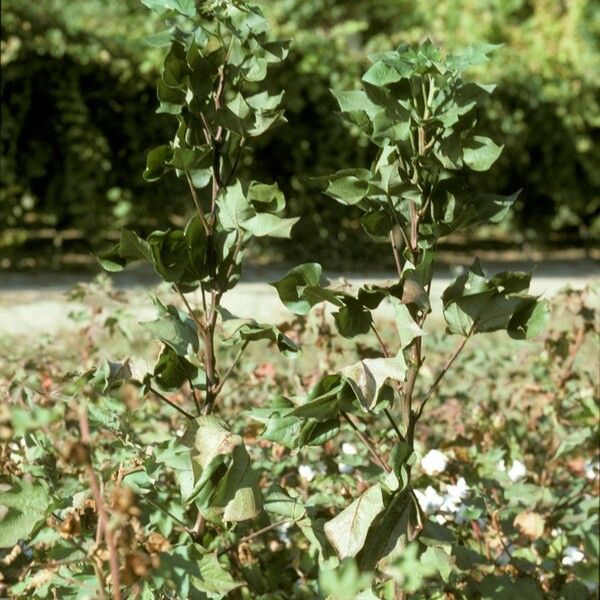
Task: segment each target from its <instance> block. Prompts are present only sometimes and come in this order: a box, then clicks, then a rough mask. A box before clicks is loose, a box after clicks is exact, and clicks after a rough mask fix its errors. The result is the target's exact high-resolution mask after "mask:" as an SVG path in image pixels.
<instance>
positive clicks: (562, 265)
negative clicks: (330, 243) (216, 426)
mask: <svg viewBox="0 0 600 600" xmlns="http://www.w3.org/2000/svg"><path fill="white" fill-rule="evenodd" d="M483 266H484V268H485V269H486V272H487V273H488V274H494V273H496V272H499V271H505V270H530V269H532V267H534V268H533V279H532V285H531V290H530V291H531V292H532V293H533V294H539V295H543V296H545V297H547V298H551V297H552V296H553V295H554V294H556V292H557V291H558V290H560V289H561V288H563V287H565V286H567V285H570V286H572V287H574V288H582V287H585V285H587V284H588V283H590V282H591V281H592V280H594V279H600V266H599V264H598V263H597V262H595V261H593V260H591V259H587V260H586V259H582V260H574V261H571V260H562V261H561V260H552V261H544V262H541V263H537V265H532V263H524V262H508V263H507V262H502V263H500V262H495V263H491V262H485V261H484V263H483ZM285 271H286V269H285V268H248V269H246V270H245V272H244V274H243V276H242V280H241V282H240V283H239V284H238V286H237V287H236V288H235V289H234V290H232V291H230V292H228V293H227V294H225V296H224V299H223V304H224V306H225V307H226V308H228V309H229V310H230V311H231V312H232V313H234V314H236V315H238V316H240V317H253V318H255V319H257V320H259V321H266V322H277V321H278V320H281V319H285V318H286V317H289V313H288V312H287V311H286V309H285V307H284V306H283V305H282V304H281V302H280V301H279V298H278V297H277V293H276V291H275V290H274V289H273V288H272V287H271V286H269V284H268V283H269V281H274V280H276V279H278V278H279V277H281V276H282V275H283V274H284V273H285ZM455 274H456V273H455V272H452V271H451V270H450V268H448V267H441V268H440V269H438V270H437V271H436V273H435V276H434V280H433V285H432V290H431V298H432V304H433V312H434V316H438V317H439V316H440V315H441V301H440V296H441V293H442V291H443V290H444V289H445V288H446V287H447V285H448V284H449V283H450V281H451V280H452V278H453V277H454V276H455ZM341 275H342V274H339V273H333V274H328V276H329V278H330V280H336V279H339V278H340V277H341ZM344 276H345V279H346V280H347V281H348V283H350V284H351V285H360V284H363V283H375V282H379V283H381V282H384V281H385V280H386V279H392V278H393V274H392V273H391V272H390V273H385V272H378V271H377V270H373V271H371V272H369V271H361V272H353V273H350V274H345V275H344ZM93 277H94V276H93V275H92V274H89V275H78V274H72V273H40V274H31V273H11V272H4V273H0V336H8V337H11V338H13V337H14V338H17V339H18V338H20V337H21V338H22V337H23V336H24V337H26V338H33V337H37V336H40V335H49V336H53V335H57V334H59V333H61V334H68V333H69V332H74V331H76V330H77V328H78V324H77V323H75V322H74V321H73V320H72V319H70V318H69V316H68V313H69V312H70V311H73V310H76V309H77V308H79V306H78V305H77V304H76V303H75V304H74V303H72V302H68V301H67V292H68V291H69V290H70V289H72V288H73V286H74V285H76V284H77V283H79V282H86V281H91V280H92V279H93ZM113 282H114V286H115V287H116V288H117V289H120V290H123V291H124V293H125V294H126V297H127V298H128V300H129V301H130V306H129V310H130V311H133V312H135V314H136V317H137V318H138V320H140V321H144V320H148V319H151V318H153V314H154V309H153V307H152V303H151V300H150V297H149V294H148V292H149V291H151V290H152V291H155V290H156V286H157V285H158V283H159V281H158V278H157V277H156V276H155V274H154V273H153V272H152V271H150V270H148V269H145V268H137V269H131V270H129V271H127V272H126V273H120V274H116V275H115V276H113ZM164 293H165V295H166V296H167V297H168V296H169V295H170V292H168V290H166V289H165V290H164ZM380 315H381V317H383V318H385V317H386V316H387V315H386V309H385V308H383V309H382V311H381V313H380Z"/></svg>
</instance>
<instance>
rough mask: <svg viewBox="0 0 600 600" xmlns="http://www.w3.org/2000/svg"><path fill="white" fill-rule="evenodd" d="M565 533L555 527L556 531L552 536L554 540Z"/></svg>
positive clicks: (552, 532) (553, 531)
mask: <svg viewBox="0 0 600 600" xmlns="http://www.w3.org/2000/svg"><path fill="white" fill-rule="evenodd" d="M563 533H564V532H563V530H562V529H561V528H560V527H555V528H554V529H553V530H552V531H551V532H550V535H551V536H552V537H554V538H555V537H558V536H560V535H562V534H563Z"/></svg>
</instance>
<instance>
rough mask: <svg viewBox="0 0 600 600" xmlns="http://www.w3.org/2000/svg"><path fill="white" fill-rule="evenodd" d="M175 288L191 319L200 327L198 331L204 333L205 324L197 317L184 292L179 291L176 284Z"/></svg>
mask: <svg viewBox="0 0 600 600" xmlns="http://www.w3.org/2000/svg"><path fill="white" fill-rule="evenodd" d="M173 287H174V288H175V291H176V292H177V293H178V294H179V297H180V298H181V300H182V301H183V303H184V304H185V308H186V309H187V311H188V313H189V315H190V317H192V319H193V320H194V321H195V322H196V325H198V329H199V330H200V332H203V331H204V323H202V321H200V319H199V318H198V317H197V316H196V313H195V312H194V310H193V309H192V307H191V306H190V303H189V302H188V300H187V298H186V297H185V295H184V294H183V292H182V291H181V290H180V289H179V287H178V285H177V284H176V283H175V284H173Z"/></svg>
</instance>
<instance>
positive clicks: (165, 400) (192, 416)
mask: <svg viewBox="0 0 600 600" xmlns="http://www.w3.org/2000/svg"><path fill="white" fill-rule="evenodd" d="M149 390H150V391H151V392H152V393H153V394H154V395H155V396H156V397H157V398H160V399H161V400H162V401H163V402H166V403H167V404H168V405H169V406H171V407H172V408H174V409H175V410H177V411H179V412H180V413H181V414H182V415H183V416H184V417H187V418H188V419H190V420H193V418H194V415H192V414H191V413H189V412H188V411H187V410H185V408H181V406H178V405H177V404H175V402H173V401H172V400H169V399H168V398H167V397H166V396H163V395H162V394H161V393H160V392H159V391H158V390H156V389H154V388H153V387H150V388H149Z"/></svg>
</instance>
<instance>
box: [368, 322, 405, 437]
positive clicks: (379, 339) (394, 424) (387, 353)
mask: <svg viewBox="0 0 600 600" xmlns="http://www.w3.org/2000/svg"><path fill="white" fill-rule="evenodd" d="M371 330H372V331H373V333H374V334H375V337H376V338H377V341H378V342H379V346H380V347H381V351H382V352H383V355H384V356H385V357H386V358H389V356H390V353H389V352H388V349H387V347H386V345H385V344H384V342H383V340H382V339H381V336H380V335H379V331H377V329H376V327H375V325H374V324H373V323H371ZM383 412H384V414H385V416H386V417H387V419H388V421H389V422H390V424H391V425H392V427H393V428H394V431H395V432H396V435H397V436H398V439H399V440H400V441H402V442H403V441H404V436H403V435H402V432H401V431H400V428H399V427H398V424H397V423H396V421H395V419H394V417H392V414H391V413H390V411H389V410H388V409H387V408H384V409H383Z"/></svg>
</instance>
